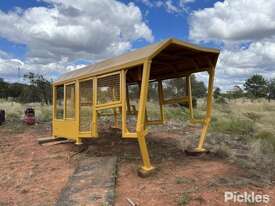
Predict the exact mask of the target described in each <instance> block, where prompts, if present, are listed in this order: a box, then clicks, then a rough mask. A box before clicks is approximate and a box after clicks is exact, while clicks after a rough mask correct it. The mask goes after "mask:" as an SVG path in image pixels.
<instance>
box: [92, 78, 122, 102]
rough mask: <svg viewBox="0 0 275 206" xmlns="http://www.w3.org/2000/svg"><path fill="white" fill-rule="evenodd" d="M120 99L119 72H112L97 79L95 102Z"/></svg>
mask: <svg viewBox="0 0 275 206" xmlns="http://www.w3.org/2000/svg"><path fill="white" fill-rule="evenodd" d="M119 100H120V74H114V75H110V76H106V77H102V78H98V80H97V104H105V103H110V102H115V101H119Z"/></svg>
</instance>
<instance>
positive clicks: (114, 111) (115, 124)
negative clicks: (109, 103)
mask: <svg viewBox="0 0 275 206" xmlns="http://www.w3.org/2000/svg"><path fill="white" fill-rule="evenodd" d="M112 96H113V101H114V100H115V87H113V88H112ZM113 113H114V128H118V116H117V109H116V108H113Z"/></svg>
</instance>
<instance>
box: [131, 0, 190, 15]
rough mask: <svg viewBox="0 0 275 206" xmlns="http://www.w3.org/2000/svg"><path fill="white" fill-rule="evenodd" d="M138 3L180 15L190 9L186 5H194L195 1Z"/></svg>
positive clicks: (170, 0)
mask: <svg viewBox="0 0 275 206" xmlns="http://www.w3.org/2000/svg"><path fill="white" fill-rule="evenodd" d="M135 1H136V2H142V3H143V4H145V5H146V6H148V7H150V8H153V7H155V8H164V9H165V11H166V12H168V13H173V14H179V13H182V12H187V10H188V8H187V7H186V4H189V3H193V2H195V0H135Z"/></svg>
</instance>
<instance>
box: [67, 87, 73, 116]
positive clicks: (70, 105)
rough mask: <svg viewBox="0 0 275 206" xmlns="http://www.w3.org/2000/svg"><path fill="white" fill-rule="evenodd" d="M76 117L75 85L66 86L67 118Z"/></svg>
mask: <svg viewBox="0 0 275 206" xmlns="http://www.w3.org/2000/svg"><path fill="white" fill-rule="evenodd" d="M74 115H75V84H70V85H66V115H65V117H66V118H74Z"/></svg>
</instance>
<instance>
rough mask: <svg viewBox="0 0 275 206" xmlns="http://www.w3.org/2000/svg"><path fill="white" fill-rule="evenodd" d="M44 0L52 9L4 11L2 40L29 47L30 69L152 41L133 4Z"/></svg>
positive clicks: (1, 15)
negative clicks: (141, 41)
mask: <svg viewBox="0 0 275 206" xmlns="http://www.w3.org/2000/svg"><path fill="white" fill-rule="evenodd" d="M44 1H46V2H47V3H49V4H50V7H32V8H29V9H27V10H22V9H19V8H16V9H14V10H13V11H9V12H7V13H6V12H3V11H1V10H0V25H1V29H0V36H1V37H3V38H6V39H8V40H9V41H12V42H15V43H20V44H25V45H26V46H27V48H28V53H27V59H26V60H25V61H26V65H28V64H34V65H40V64H41V65H42V64H44V65H49V64H52V63H56V62H58V64H59V63H63V66H64V65H66V64H69V63H70V62H72V61H75V60H77V59H87V60H90V61H96V60H98V59H103V58H106V57H110V56H113V55H119V54H121V53H123V52H125V51H127V50H129V49H131V48H132V43H133V42H134V41H136V40H139V39H144V40H146V41H148V42H152V41H153V38H154V37H153V35H152V31H151V30H150V28H149V27H148V26H147V25H146V24H145V22H144V20H143V16H142V13H141V11H140V9H139V8H138V7H137V6H135V5H134V4H133V3H129V4H124V3H122V2H119V1H115V0H101V1H98V0H89V1H87V0H78V1H75V0H66V1H63V0H62V1H61V0H44ZM0 55H1V56H0V57H3V54H1V53H0ZM64 60H65V61H64ZM2 67H3V65H2ZM1 71H2V70H0V75H1V76H2V75H3V73H1Z"/></svg>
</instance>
